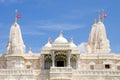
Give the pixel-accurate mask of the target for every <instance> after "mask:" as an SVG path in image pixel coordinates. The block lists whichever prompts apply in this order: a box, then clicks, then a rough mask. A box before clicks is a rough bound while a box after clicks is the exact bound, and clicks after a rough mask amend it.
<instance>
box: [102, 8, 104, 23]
mask: <svg viewBox="0 0 120 80" xmlns="http://www.w3.org/2000/svg"><path fill="white" fill-rule="evenodd" d="M102 16H103V20H102V21H103V22H104V9H103V10H102Z"/></svg>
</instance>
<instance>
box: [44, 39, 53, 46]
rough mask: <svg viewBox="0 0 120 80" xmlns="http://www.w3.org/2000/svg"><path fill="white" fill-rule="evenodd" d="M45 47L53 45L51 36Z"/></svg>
mask: <svg viewBox="0 0 120 80" xmlns="http://www.w3.org/2000/svg"><path fill="white" fill-rule="evenodd" d="M45 47H52V44H51V39H50V38H48V42H47V44H45Z"/></svg>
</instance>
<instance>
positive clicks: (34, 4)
mask: <svg viewBox="0 0 120 80" xmlns="http://www.w3.org/2000/svg"><path fill="white" fill-rule="evenodd" d="M119 4H120V1H119V0H0V53H5V52H6V45H7V42H8V38H9V31H10V27H11V25H12V24H13V23H14V17H15V10H16V9H18V10H19V14H20V15H21V16H22V18H21V19H19V20H18V23H19V24H20V26H21V30H22V35H23V40H24V43H25V45H26V52H27V51H28V49H29V47H32V49H33V52H40V50H41V48H42V46H44V45H45V44H46V43H47V39H48V37H51V39H52V41H54V40H55V38H56V37H58V35H59V32H60V31H61V30H62V31H63V34H64V36H65V37H66V38H67V39H68V40H70V38H71V37H73V38H74V42H75V43H76V45H79V44H81V43H83V42H87V40H88V37H89V33H90V30H91V26H92V24H93V21H94V19H95V18H97V11H99V10H102V9H104V10H105V12H106V13H107V15H108V17H107V18H106V19H105V20H104V24H105V26H106V30H107V36H108V39H109V40H110V44H111V49H112V52H115V53H119V52H120V36H119V35H120V33H119V31H120V22H119V21H120V10H119V7H120V5H119Z"/></svg>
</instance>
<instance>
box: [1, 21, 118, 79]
mask: <svg viewBox="0 0 120 80" xmlns="http://www.w3.org/2000/svg"><path fill="white" fill-rule="evenodd" d="M85 49H86V52H85V53H81V52H80V51H79V50H78V47H77V46H76V45H75V44H74V42H73V39H71V41H70V42H69V41H68V40H67V39H66V38H65V37H64V36H63V34H62V33H60V35H59V36H58V37H57V38H56V39H55V41H54V42H53V43H51V42H50V39H48V42H47V44H45V46H43V48H42V50H41V52H40V53H33V52H32V50H31V49H30V51H29V52H28V53H25V45H24V42H23V39H22V34H21V30H20V26H19V24H18V23H17V21H15V23H14V24H13V25H12V27H11V30H10V37H9V41H8V45H7V52H6V54H0V80H120V55H119V54H114V53H111V52H110V44H109V40H108V38H107V35H106V30H105V26H104V24H103V22H101V21H98V23H94V24H93V26H92V29H91V32H90V35H89V39H88V43H87V44H86V45H85Z"/></svg>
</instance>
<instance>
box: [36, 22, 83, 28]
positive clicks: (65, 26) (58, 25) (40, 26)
mask: <svg viewBox="0 0 120 80" xmlns="http://www.w3.org/2000/svg"><path fill="white" fill-rule="evenodd" d="M82 27H84V25H74V24H60V23H59V24H56V23H55V24H38V25H37V28H42V29H49V30H75V29H79V28H82Z"/></svg>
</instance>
